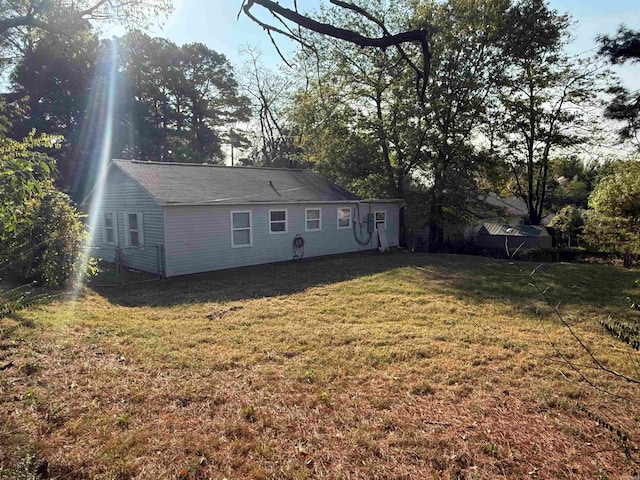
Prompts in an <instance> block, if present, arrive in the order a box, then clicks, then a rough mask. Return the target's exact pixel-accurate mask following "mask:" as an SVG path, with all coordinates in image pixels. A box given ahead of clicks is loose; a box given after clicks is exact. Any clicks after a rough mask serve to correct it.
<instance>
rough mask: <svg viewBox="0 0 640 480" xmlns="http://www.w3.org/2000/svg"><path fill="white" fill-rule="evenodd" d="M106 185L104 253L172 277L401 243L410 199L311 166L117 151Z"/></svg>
mask: <svg viewBox="0 0 640 480" xmlns="http://www.w3.org/2000/svg"><path fill="white" fill-rule="evenodd" d="M100 187H101V190H102V195H101V198H102V201H100V202H98V203H97V204H96V205H94V206H93V208H92V215H93V216H94V217H95V218H94V219H90V220H92V224H93V225H95V226H94V228H93V232H92V237H93V241H92V245H93V247H94V256H98V257H100V258H103V259H105V260H107V261H110V262H115V261H121V262H122V263H123V264H124V265H126V266H128V267H130V268H134V269H138V270H142V271H146V272H152V273H157V274H161V275H164V276H166V277H172V276H175V275H184V274H190V273H197V272H205V271H210V270H221V269H226V268H234V267H242V266H248V265H256V264H261V263H271V262H279V261H284V260H290V259H292V258H300V257H302V256H304V257H315V256H320V255H330V254H337V253H346V252H354V251H359V250H368V249H374V248H378V247H380V246H381V243H382V247H385V246H397V245H398V236H399V209H400V204H401V200H361V199H360V198H358V197H357V196H356V195H354V194H353V193H350V192H348V191H346V190H344V189H342V188H340V187H339V186H337V185H334V184H333V183H331V182H329V181H328V180H326V179H324V178H322V177H320V176H318V175H317V174H315V173H313V172H311V171H308V170H294V169H276V168H255V167H228V166H219V165H206V164H205V165H201V164H184V163H158V162H140V161H132V160H113V161H112V162H111V164H110V165H109V167H108V169H107V172H106V177H105V179H104V182H103V183H102V184H101V186H100ZM97 191H98V189H97V188H96V189H94V191H93V192H92V193H91V194H90V197H89V202H90V203H91V202H97V197H98V194H97V193H96V192H97ZM94 196H95V197H96V198H93V197H94Z"/></svg>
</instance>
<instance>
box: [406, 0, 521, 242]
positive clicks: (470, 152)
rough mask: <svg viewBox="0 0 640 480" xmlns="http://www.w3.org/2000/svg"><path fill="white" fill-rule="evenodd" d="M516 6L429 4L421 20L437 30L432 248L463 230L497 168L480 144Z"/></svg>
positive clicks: (430, 97) (431, 119) (428, 111)
mask: <svg viewBox="0 0 640 480" xmlns="http://www.w3.org/2000/svg"><path fill="white" fill-rule="evenodd" d="M509 5H510V3H509V1H507V0H505V1H502V0H493V1H487V2H481V3H480V4H479V3H478V2H475V1H470V0H449V1H447V2H442V3H436V2H432V3H429V2H425V3H421V4H420V5H419V7H418V8H417V10H416V13H415V20H414V21H416V22H419V24H421V25H423V26H424V27H423V28H426V26H427V25H432V29H433V35H432V49H431V54H432V60H431V70H430V71H431V79H430V83H429V85H428V87H427V91H426V100H425V107H426V108H425V112H424V117H425V120H424V128H425V140H424V145H425V148H424V150H425V157H426V165H425V171H426V174H427V175H428V177H429V180H430V196H429V197H430V198H429V204H430V208H429V210H430V211H429V223H430V242H432V243H437V242H438V240H439V231H440V229H441V227H442V226H443V223H444V222H449V223H457V222H459V221H460V220H461V218H462V217H465V216H466V215H467V213H466V212H468V210H469V206H470V204H473V203H474V201H475V200H476V199H477V198H478V188H477V176H478V174H479V172H480V171H481V170H482V169H485V167H487V164H489V163H491V162H492V161H493V159H492V155H491V153H490V152H487V151H484V150H485V149H486V145H482V144H481V143H480V141H479V140H480V139H481V134H480V129H481V127H482V126H483V125H485V124H486V123H487V120H488V119H487V107H488V105H489V99H490V98H491V96H492V94H495V91H496V88H497V84H498V79H499V78H500V75H501V73H502V72H503V70H504V68H505V62H504V58H503V56H502V52H501V50H500V48H499V46H500V45H501V42H502V41H503V39H504V35H505V27H506V24H505V17H506V13H507V9H508V8H509Z"/></svg>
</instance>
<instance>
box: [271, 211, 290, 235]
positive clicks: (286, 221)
mask: <svg viewBox="0 0 640 480" xmlns="http://www.w3.org/2000/svg"><path fill="white" fill-rule="evenodd" d="M272 212H284V220H272V219H271V213H272ZM283 221H284V230H283V231H281V232H280V231H278V232H274V231H273V230H271V225H273V224H274V223H282V222H283ZM287 232H289V212H287V209H286V208H273V209H271V210H269V235H283V234H285V233H287Z"/></svg>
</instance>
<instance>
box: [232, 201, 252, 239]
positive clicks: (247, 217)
mask: <svg viewBox="0 0 640 480" xmlns="http://www.w3.org/2000/svg"><path fill="white" fill-rule="evenodd" d="M251 227H252V222H251V211H250V210H242V211H236V212H231V246H232V247H233V248H238V247H250V246H251V245H252V244H253V232H252V230H251Z"/></svg>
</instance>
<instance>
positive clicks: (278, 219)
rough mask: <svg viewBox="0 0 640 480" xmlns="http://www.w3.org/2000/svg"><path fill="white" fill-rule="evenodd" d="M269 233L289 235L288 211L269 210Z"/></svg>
mask: <svg viewBox="0 0 640 480" xmlns="http://www.w3.org/2000/svg"><path fill="white" fill-rule="evenodd" d="M269 233H272V234H278V233H287V211H286V210H269Z"/></svg>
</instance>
